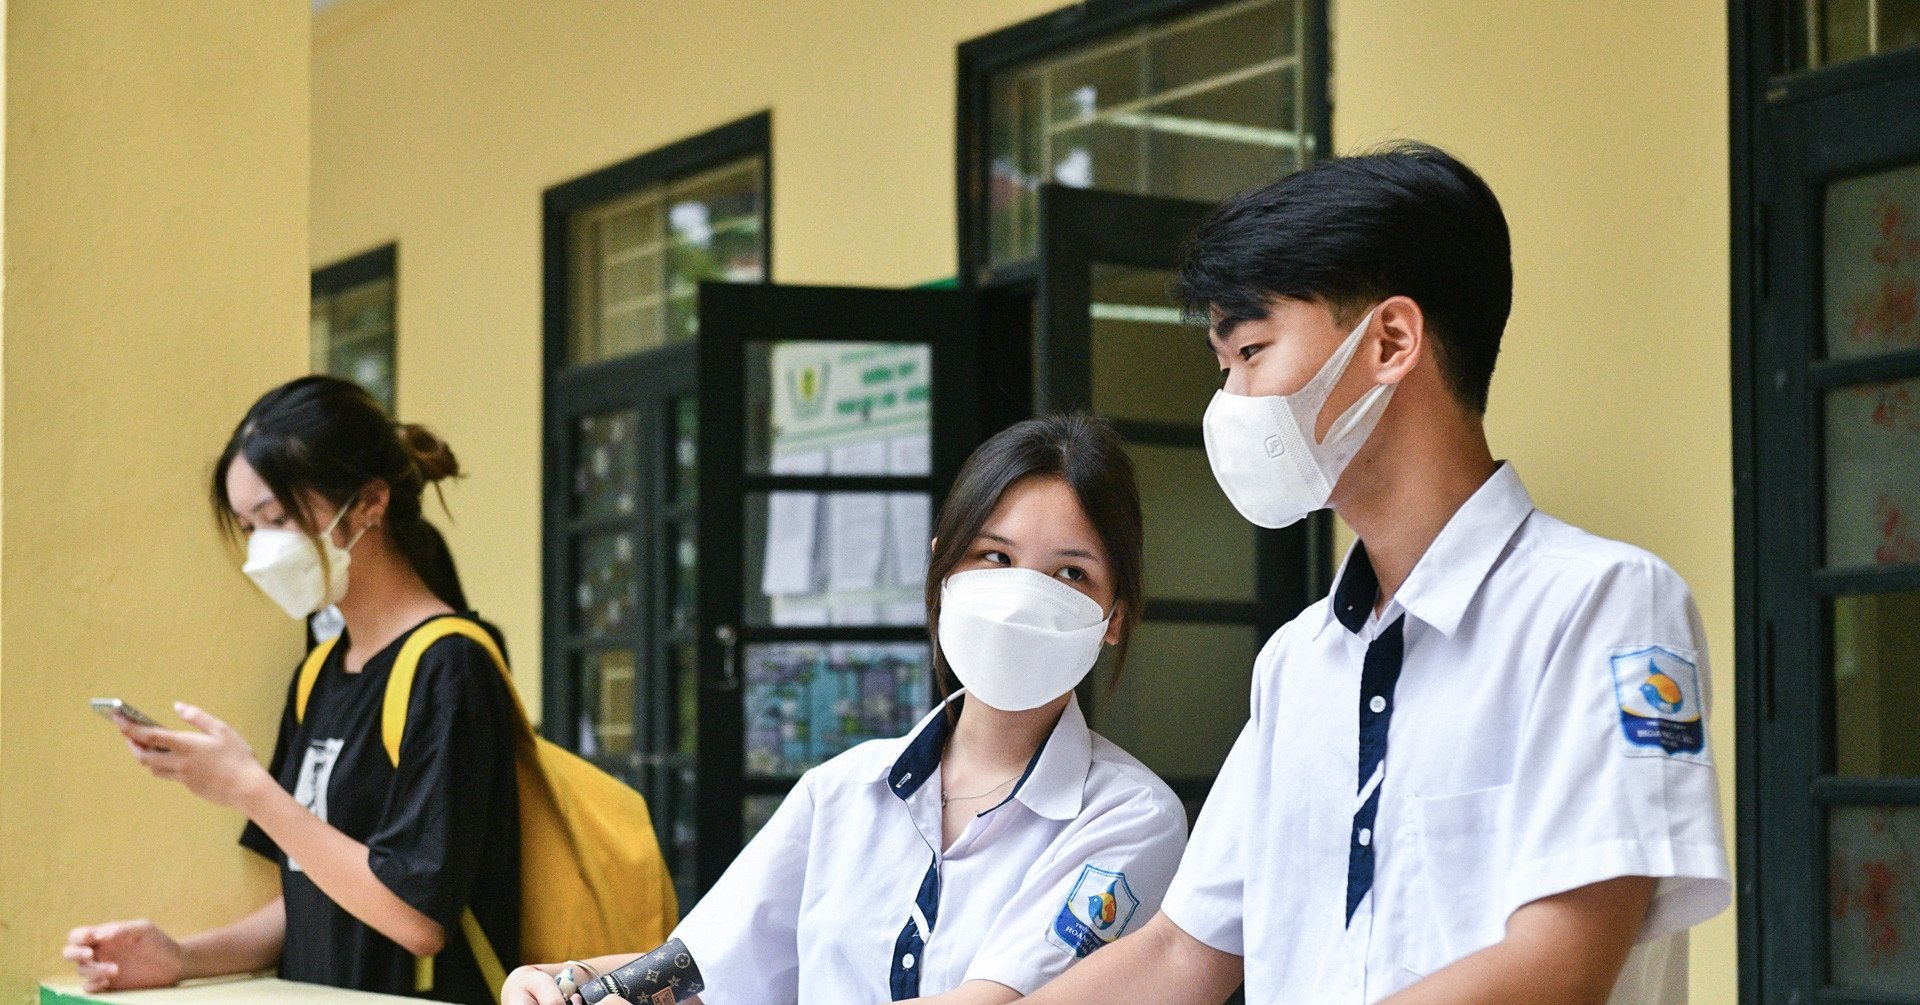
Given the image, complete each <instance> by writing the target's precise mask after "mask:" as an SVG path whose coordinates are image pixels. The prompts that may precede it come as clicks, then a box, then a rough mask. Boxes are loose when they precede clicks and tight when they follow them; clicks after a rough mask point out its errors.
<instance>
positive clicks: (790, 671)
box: [742, 643, 931, 778]
mask: <svg viewBox="0 0 1920 1005" xmlns="http://www.w3.org/2000/svg"><path fill="white" fill-rule="evenodd" d="M742 659H743V660H744V665H745V675H746V695H745V702H746V733H747V751H746V758H747V772H748V773H749V774H752V775H756V776H760V777H767V778H790V777H794V776H797V775H799V774H800V773H801V772H803V771H805V770H807V769H808V768H811V767H813V766H814V765H816V764H819V763H821V762H822V761H825V760H826V759H828V758H830V757H833V756H834V755H836V754H839V753H840V752H842V751H844V750H847V749H849V748H852V747H854V746H855V745H857V744H860V743H864V742H866V741H867V740H871V739H875V738H877V737H883V736H898V735H900V734H901V733H904V732H906V730H907V729H908V727H910V726H912V725H913V724H914V722H916V721H917V720H918V719H919V718H920V716H921V715H922V714H924V713H925V712H926V710H927V708H928V707H930V705H931V698H930V692H929V690H928V683H927V682H928V679H929V678H928V673H927V664H928V652H927V647H926V646H925V645H923V644H919V643H884V644H852V643H837V644H832V645H823V644H817V643H777V644H758V645H748V646H745V647H743V648H742Z"/></svg>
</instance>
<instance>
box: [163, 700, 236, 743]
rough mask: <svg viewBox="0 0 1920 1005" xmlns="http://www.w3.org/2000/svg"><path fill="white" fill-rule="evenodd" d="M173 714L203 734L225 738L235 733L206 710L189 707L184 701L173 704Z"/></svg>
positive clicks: (198, 707) (193, 706) (195, 706)
mask: <svg viewBox="0 0 1920 1005" xmlns="http://www.w3.org/2000/svg"><path fill="white" fill-rule="evenodd" d="M173 712H174V714H175V715H178V716H179V717H180V718H181V719H182V720H183V721H185V722H186V723H187V724H188V725H190V726H192V727H194V728H195V729H198V730H199V731H201V732H202V733H206V734H208V735H211V736H223V735H225V734H227V733H231V732H233V729H232V728H231V727H229V726H228V725H227V724H226V723H224V722H221V721H220V720H219V719H217V718H215V717H214V716H213V715H212V714H211V713H209V712H208V711H207V710H206V709H203V708H201V707H200V706H198V705H189V704H187V703H186V702H184V701H176V702H174V703H173Z"/></svg>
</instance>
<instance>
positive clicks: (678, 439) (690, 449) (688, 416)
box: [667, 395, 700, 504]
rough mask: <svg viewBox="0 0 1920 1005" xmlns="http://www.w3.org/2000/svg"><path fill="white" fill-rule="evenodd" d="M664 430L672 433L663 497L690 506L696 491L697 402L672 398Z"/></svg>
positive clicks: (690, 396)
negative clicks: (666, 480)
mask: <svg viewBox="0 0 1920 1005" xmlns="http://www.w3.org/2000/svg"><path fill="white" fill-rule="evenodd" d="M671 412H672V414H671V416H670V417H669V420H668V428H669V429H672V430H673V466H672V467H671V468H670V469H669V470H668V478H669V479H670V480H671V487H670V488H669V489H668V491H667V498H668V499H670V500H672V501H674V502H678V503H685V504H691V503H692V502H693V501H694V499H695V497H696V496H698V494H699V491H700V400H699V399H698V398H696V397H694V396H693V395H687V396H685V397H681V398H675V399H674V400H673V405H672V406H671Z"/></svg>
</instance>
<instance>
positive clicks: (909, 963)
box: [900, 953, 913, 970]
mask: <svg viewBox="0 0 1920 1005" xmlns="http://www.w3.org/2000/svg"><path fill="white" fill-rule="evenodd" d="M900 966H901V968H902V969H904V970H912V969H913V954H912V953H908V954H906V955H905V956H902V957H900Z"/></svg>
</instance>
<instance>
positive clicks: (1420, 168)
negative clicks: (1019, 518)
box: [1173, 141, 1513, 413]
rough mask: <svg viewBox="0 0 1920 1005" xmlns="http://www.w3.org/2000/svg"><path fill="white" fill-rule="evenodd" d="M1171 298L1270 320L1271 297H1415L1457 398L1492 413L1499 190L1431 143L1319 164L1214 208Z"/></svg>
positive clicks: (1499, 327)
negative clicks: (1490, 391)
mask: <svg viewBox="0 0 1920 1005" xmlns="http://www.w3.org/2000/svg"><path fill="white" fill-rule="evenodd" d="M1173 294H1174V296H1175V298H1176V299H1178V300H1179V301H1181V303H1182V305H1183V306H1184V307H1185V309H1186V312H1187V315H1188V318H1189V319H1190V320H1193V321H1196V322H1199V323H1206V322H1208V321H1209V320H1211V319H1212V312H1213V311H1218V312H1219V313H1220V317H1221V319H1222V320H1223V321H1225V322H1226V325H1225V327H1227V328H1230V327H1231V326H1232V323H1233V322H1239V321H1255V320H1259V319H1261V318H1265V317H1266V316H1267V312H1268V309H1269V308H1270V306H1271V305H1272V302H1273V300H1274V299H1275V298H1277V297H1285V298H1288V299H1293V300H1306V301H1322V302H1325V303H1326V304H1327V305H1328V306H1329V307H1331V308H1332V309H1333V312H1334V315H1335V318H1336V319H1338V320H1341V321H1345V322H1351V321H1353V320H1355V319H1356V318H1355V314H1356V313H1357V311H1358V310H1359V309H1360V308H1361V307H1364V306H1367V305H1369V304H1371V303H1373V302H1375V301H1379V300H1383V299H1385V298H1387V297H1391V296H1406V297H1409V298H1411V299H1412V300H1413V301H1414V302H1415V303H1417V304H1419V305H1420V310H1421V313H1422V315H1423V316H1424V317H1425V319H1426V326H1427V330H1428V331H1429V332H1431V333H1432V335H1433V338H1434V343H1435V345H1436V346H1437V351H1436V353H1435V361H1436V362H1437V363H1438V365H1439V368H1440V373H1441V374H1442V376H1443V377H1444V379H1445V380H1446V383H1447V386H1448V388H1449V389H1450V390H1451V391H1452V392H1453V394H1454V397H1455V398H1456V399H1458V400H1459V401H1460V403H1461V404H1463V405H1465V406H1466V407H1468V408H1471V409H1472V410H1473V411H1475V412H1477V413H1485V412H1486V410H1487V389H1488V385H1489V384H1490V383H1491V382H1492V380H1493V365H1494V361H1495V359H1496V358H1497V357H1498V356H1499V354H1500V336H1501V333H1502V332H1503V331H1504V330H1505V329H1506V325H1507V315H1508V313H1509V312H1510V311H1511V310H1512V308H1513V249H1512V243H1511V240H1510V238H1509V236H1508V233H1507V220H1506V216H1505V215H1504V214H1502V213H1501V211H1500V202H1499V200H1498V199H1496V198H1494V195H1493V190H1492V189H1490V188H1488V187H1487V183H1486V182H1485V181H1483V180H1481V178H1480V176H1479V175H1477V174H1475V173H1474V172H1473V169H1472V168H1469V167H1467V166H1466V165H1465V164H1463V163H1461V162H1460V161H1459V160H1458V159H1457V158H1455V157H1454V156H1452V155H1451V154H1448V153H1447V152H1446V151H1444V150H1440V149H1438V148H1437V147H1432V146H1429V145H1427V144H1425V143H1416V142H1412V141H1401V142H1397V143H1393V144H1390V145H1387V146H1383V147H1380V148H1377V149H1374V150H1371V151H1368V152H1366V153H1362V154H1358V155H1355V156H1351V157H1336V158H1333V159H1331V160H1326V161H1322V162H1320V163H1318V164H1315V165H1313V166H1312V167H1309V168H1307V169H1305V170H1303V171H1300V172H1297V173H1295V174H1291V175H1288V176H1287V177H1285V178H1282V179H1280V180H1279V181H1276V182H1274V183H1272V184H1270V185H1267V186H1265V187H1264V188H1258V189H1253V190H1251V191H1248V192H1243V193H1241V194H1239V195H1237V196H1234V197H1233V198H1231V199H1228V200H1227V201H1226V202H1224V203H1222V204H1221V205H1220V206H1219V207H1217V208H1216V209H1215V210H1214V211H1213V213H1212V214H1211V215H1210V216H1209V217H1208V218H1207V220H1206V222H1204V223H1202V224H1201V225H1200V228H1199V229H1198V230H1196V231H1195V232H1194V234H1193V236H1192V237H1190V238H1189V239H1188V241H1187V246H1186V254H1185V262H1184V264H1183V265H1182V266H1181V267H1180V275H1179V278H1178V279H1177V280H1176V281H1175V283H1174V286H1173Z"/></svg>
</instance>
